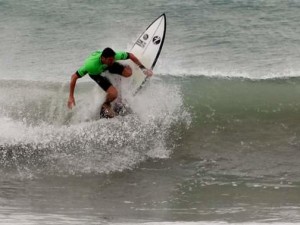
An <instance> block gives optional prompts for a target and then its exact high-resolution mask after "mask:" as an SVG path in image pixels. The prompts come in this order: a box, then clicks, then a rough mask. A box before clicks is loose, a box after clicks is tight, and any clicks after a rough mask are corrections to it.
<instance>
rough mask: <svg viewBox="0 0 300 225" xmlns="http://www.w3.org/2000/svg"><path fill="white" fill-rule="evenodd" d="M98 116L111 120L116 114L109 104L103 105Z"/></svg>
mask: <svg viewBox="0 0 300 225" xmlns="http://www.w3.org/2000/svg"><path fill="white" fill-rule="evenodd" d="M100 116H101V117H104V118H113V117H115V116H116V113H115V111H114V110H113V109H112V107H111V105H110V104H109V103H104V104H103V105H102V108H101V111H100Z"/></svg>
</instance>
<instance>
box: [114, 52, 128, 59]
mask: <svg viewBox="0 0 300 225" xmlns="http://www.w3.org/2000/svg"><path fill="white" fill-rule="evenodd" d="M126 59H129V53H128V52H116V55H115V60H126Z"/></svg>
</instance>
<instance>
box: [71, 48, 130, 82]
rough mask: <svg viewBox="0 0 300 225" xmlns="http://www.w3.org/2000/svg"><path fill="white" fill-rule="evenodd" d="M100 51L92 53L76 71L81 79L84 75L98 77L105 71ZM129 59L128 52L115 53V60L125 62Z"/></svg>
mask: <svg viewBox="0 0 300 225" xmlns="http://www.w3.org/2000/svg"><path fill="white" fill-rule="evenodd" d="M101 54H102V51H96V52H93V53H92V54H91V55H90V56H89V57H88V58H87V59H86V60H85V61H84V64H83V66H81V67H80V68H79V69H78V70H77V74H78V75H79V76H80V77H83V76H84V75H86V74H89V75H90V76H97V75H100V74H101V73H102V72H104V71H105V70H107V67H108V66H107V65H106V64H103V63H102V62H101ZM128 58H129V53H128V52H116V55H115V60H116V61H117V60H126V59H128Z"/></svg>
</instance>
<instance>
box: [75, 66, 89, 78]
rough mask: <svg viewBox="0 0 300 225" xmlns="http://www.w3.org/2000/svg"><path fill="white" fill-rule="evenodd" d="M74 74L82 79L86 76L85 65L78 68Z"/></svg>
mask: <svg viewBox="0 0 300 225" xmlns="http://www.w3.org/2000/svg"><path fill="white" fill-rule="evenodd" d="M76 73H77V75H78V76H79V77H83V76H84V75H86V74H87V73H88V71H87V69H86V67H85V65H83V66H82V67H80V68H79V69H78V70H77V72H76Z"/></svg>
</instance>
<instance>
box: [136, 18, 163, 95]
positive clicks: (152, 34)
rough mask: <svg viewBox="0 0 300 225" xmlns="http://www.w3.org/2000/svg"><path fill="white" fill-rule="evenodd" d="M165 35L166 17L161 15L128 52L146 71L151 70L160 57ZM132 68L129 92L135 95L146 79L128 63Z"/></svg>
mask: <svg viewBox="0 0 300 225" xmlns="http://www.w3.org/2000/svg"><path fill="white" fill-rule="evenodd" d="M165 34H166V15H165V14H162V15H161V16H160V17H158V18H157V19H156V20H154V21H153V22H152V23H151V24H150V25H149V26H148V27H147V28H146V30H145V31H144V32H143V33H142V34H141V35H140V36H139V37H138V39H137V40H136V42H135V43H134V45H133V47H132V48H131V50H130V52H131V53H133V54H134V55H135V56H136V57H137V58H138V59H139V60H140V61H141V63H142V64H143V65H144V66H145V67H146V68H148V69H153V68H154V66H155V64H156V62H157V59H158V57H159V55H160V52H161V49H162V46H163V44H164V40H165ZM130 64H131V68H132V70H133V71H132V76H131V85H130V86H131V90H132V91H133V94H136V93H137V92H138V91H139V90H140V89H141V88H142V87H143V85H144V83H145V82H146V80H147V77H146V76H145V74H144V73H143V71H142V70H141V69H140V68H139V67H138V66H137V65H135V64H134V63H133V62H131V63H130Z"/></svg>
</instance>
